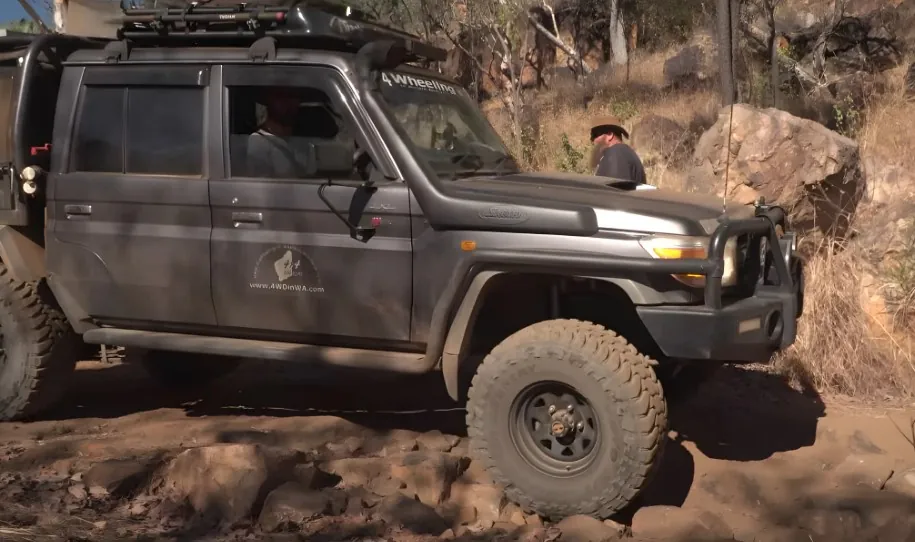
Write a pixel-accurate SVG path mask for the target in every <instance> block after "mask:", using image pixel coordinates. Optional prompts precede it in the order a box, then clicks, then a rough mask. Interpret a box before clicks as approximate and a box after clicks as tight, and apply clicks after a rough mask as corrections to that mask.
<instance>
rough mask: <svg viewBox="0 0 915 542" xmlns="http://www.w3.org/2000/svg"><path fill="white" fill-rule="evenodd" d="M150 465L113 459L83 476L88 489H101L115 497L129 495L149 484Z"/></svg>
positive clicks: (100, 464)
mask: <svg viewBox="0 0 915 542" xmlns="http://www.w3.org/2000/svg"><path fill="white" fill-rule="evenodd" d="M149 474H150V466H149V464H147V463H145V462H142V461H136V460H132V459H112V460H109V461H103V462H101V463H98V464H96V465H93V466H92V468H90V469H89V470H88V471H86V472H85V474H83V483H84V484H86V487H89V488H92V487H100V488H103V489H104V490H105V491H106V492H108V493H110V494H111V495H114V496H115V497H122V496H125V495H128V494H130V493H132V492H133V491H135V490H136V489H137V488H139V487H140V486H141V485H143V484H144V483H145V482H147V480H148V478H149Z"/></svg>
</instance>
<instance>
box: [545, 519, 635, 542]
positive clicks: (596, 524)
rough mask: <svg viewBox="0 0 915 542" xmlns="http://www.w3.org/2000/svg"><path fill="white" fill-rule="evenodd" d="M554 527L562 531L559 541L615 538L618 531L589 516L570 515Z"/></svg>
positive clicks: (593, 541) (598, 541)
mask: <svg viewBox="0 0 915 542" xmlns="http://www.w3.org/2000/svg"><path fill="white" fill-rule="evenodd" d="M556 527H557V528H558V529H559V530H560V531H562V536H561V537H560V538H559V540H560V541H561V542H600V541H604V540H616V539H618V538H619V536H620V531H619V530H617V529H615V528H613V527H610V526H608V525H605V524H604V523H603V522H602V521H600V520H599V519H595V518H592V517H591V516H570V517H567V518H565V519H563V520H562V521H560V522H559V523H558V524H557V525H556Z"/></svg>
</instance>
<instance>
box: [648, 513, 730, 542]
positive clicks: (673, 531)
mask: <svg viewBox="0 0 915 542" xmlns="http://www.w3.org/2000/svg"><path fill="white" fill-rule="evenodd" d="M632 536H633V537H634V538H647V539H663V540H667V539H671V540H690V541H691V542H692V541H695V542H698V541H703V540H715V541H717V540H720V539H731V538H733V537H734V533H733V532H732V531H731V529H730V527H728V526H727V524H725V523H724V521H723V520H722V519H721V518H720V517H718V516H717V515H715V514H713V513H711V512H708V511H705V510H687V509H683V508H678V507H676V506H648V507H645V508H642V509H640V510H639V511H638V512H636V513H635V516H634V517H633V518H632Z"/></svg>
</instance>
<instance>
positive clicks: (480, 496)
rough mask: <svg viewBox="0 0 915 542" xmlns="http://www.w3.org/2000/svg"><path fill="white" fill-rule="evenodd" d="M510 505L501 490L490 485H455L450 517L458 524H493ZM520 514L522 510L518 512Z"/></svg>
mask: <svg viewBox="0 0 915 542" xmlns="http://www.w3.org/2000/svg"><path fill="white" fill-rule="evenodd" d="M507 504H508V500H507V499H506V498H505V494H504V492H503V491H502V489H501V488H499V487H496V486H493V485H489V484H465V483H463V482H458V483H455V484H454V485H453V486H452V487H451V496H450V498H449V500H448V507H446V508H447V510H448V514H447V515H448V516H449V517H450V518H453V521H454V522H456V523H457V524H461V525H468V524H474V525H479V524H493V523H495V522H497V521H499V519H501V517H502V509H503V508H504V507H505V506H506V505H507ZM518 511H519V512H520V509H519V510H518Z"/></svg>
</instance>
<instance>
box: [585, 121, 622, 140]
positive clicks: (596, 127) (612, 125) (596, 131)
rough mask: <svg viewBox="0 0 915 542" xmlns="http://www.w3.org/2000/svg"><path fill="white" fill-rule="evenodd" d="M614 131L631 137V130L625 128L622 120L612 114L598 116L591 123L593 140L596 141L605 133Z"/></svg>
mask: <svg viewBox="0 0 915 542" xmlns="http://www.w3.org/2000/svg"><path fill="white" fill-rule="evenodd" d="M614 132H615V133H617V134H619V135H622V136H624V137H626V138H628V137H629V132H627V131H626V129H625V128H623V123H622V122H620V119H618V118H616V117H614V116H610V115H608V116H606V117H598V118H597V119H595V120H594V122H593V123H592V124H591V141H594V140H595V139H597V138H598V137H600V136H602V135H604V134H609V133H614Z"/></svg>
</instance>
